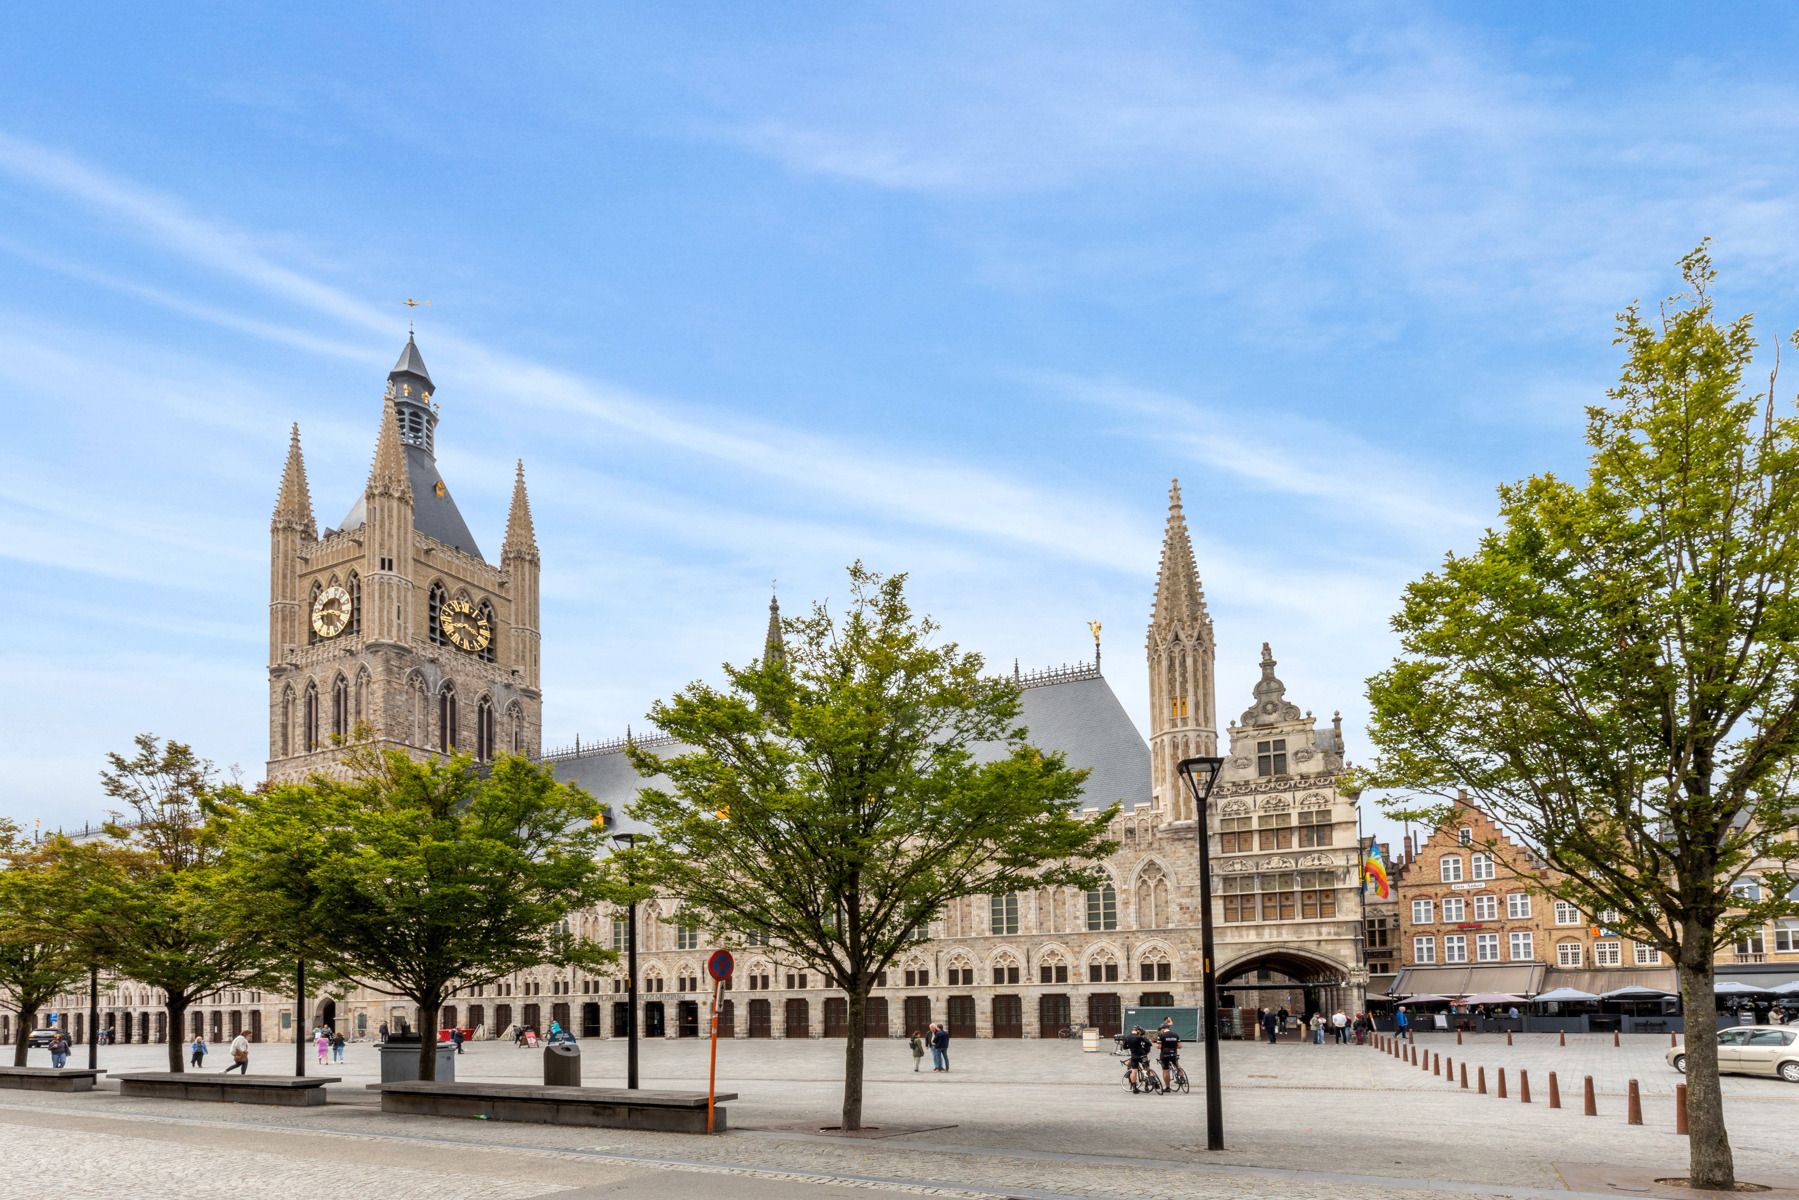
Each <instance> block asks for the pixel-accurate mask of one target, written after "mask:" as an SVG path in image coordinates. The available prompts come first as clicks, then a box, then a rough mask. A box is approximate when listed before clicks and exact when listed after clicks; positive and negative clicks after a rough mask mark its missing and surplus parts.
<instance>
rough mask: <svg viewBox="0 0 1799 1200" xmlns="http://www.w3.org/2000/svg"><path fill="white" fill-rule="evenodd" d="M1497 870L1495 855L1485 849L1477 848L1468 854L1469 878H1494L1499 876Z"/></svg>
mask: <svg viewBox="0 0 1799 1200" xmlns="http://www.w3.org/2000/svg"><path fill="white" fill-rule="evenodd" d="M1497 870H1498V868H1497V866H1496V865H1495V864H1494V862H1493V856H1492V855H1491V854H1488V853H1487V852H1486V851H1485V850H1476V851H1475V852H1474V853H1473V854H1470V855H1469V856H1468V878H1470V879H1494V878H1497V874H1496V872H1497Z"/></svg>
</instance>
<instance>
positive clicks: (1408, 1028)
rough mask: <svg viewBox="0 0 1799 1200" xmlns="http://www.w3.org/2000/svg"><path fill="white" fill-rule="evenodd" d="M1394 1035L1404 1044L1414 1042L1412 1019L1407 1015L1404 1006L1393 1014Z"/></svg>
mask: <svg viewBox="0 0 1799 1200" xmlns="http://www.w3.org/2000/svg"><path fill="white" fill-rule="evenodd" d="M1393 1033H1394V1035H1395V1036H1397V1037H1398V1038H1399V1040H1400V1041H1402V1042H1409V1041H1411V1040H1412V1018H1411V1017H1410V1016H1408V1015H1407V1014H1406V1011H1405V1005H1403V1004H1401V1005H1400V1006H1399V1007H1398V1008H1397V1009H1396V1010H1395V1011H1394V1013H1393Z"/></svg>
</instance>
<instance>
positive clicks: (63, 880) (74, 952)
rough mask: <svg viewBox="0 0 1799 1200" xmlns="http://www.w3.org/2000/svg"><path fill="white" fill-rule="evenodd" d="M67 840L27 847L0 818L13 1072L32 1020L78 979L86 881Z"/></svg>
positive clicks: (0, 910) (3, 961)
mask: <svg viewBox="0 0 1799 1200" xmlns="http://www.w3.org/2000/svg"><path fill="white" fill-rule="evenodd" d="M82 857H83V856H82V854H81V853H80V851H79V850H78V849H77V847H75V846H74V844H72V843H71V842H70V841H69V840H68V839H67V838H64V837H60V836H58V837H52V838H48V839H46V840H45V841H42V842H36V843H34V842H33V841H32V840H31V839H29V838H26V837H23V836H22V835H21V834H20V832H19V828H18V826H17V825H15V824H13V823H12V822H11V821H8V820H5V819H4V818H0V1007H5V1008H10V1009H12V1010H13V1011H14V1012H16V1013H17V1014H18V1030H19V1036H18V1040H17V1042H16V1043H15V1044H14V1046H13V1066H15V1067H22V1066H24V1065H25V1061H26V1051H27V1049H28V1047H29V1042H30V1037H31V1031H32V1029H33V1028H34V1027H35V1026H36V1025H37V1018H38V1012H39V1010H41V1009H42V1008H43V1007H44V1005H46V1004H48V1003H49V1002H50V1001H51V999H52V998H53V997H55V996H57V995H58V994H60V993H62V992H65V991H67V990H68V989H69V988H71V987H73V986H74V985H75V984H76V983H78V982H79V981H80V980H81V979H83V978H84V977H86V975H87V973H88V968H89V966H90V965H91V964H92V961H93V959H92V955H91V951H90V947H89V945H88V943H87V941H86V928H85V920H86V890H87V886H88V876H87V874H86V872H84V871H83V870H82V869H81V867H80V865H79V860H80V859H81V858H82Z"/></svg>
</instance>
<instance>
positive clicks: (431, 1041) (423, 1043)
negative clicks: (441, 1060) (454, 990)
mask: <svg viewBox="0 0 1799 1200" xmlns="http://www.w3.org/2000/svg"><path fill="white" fill-rule="evenodd" d="M438 1000H439V997H435V996H433V997H431V998H430V999H421V1000H419V1001H418V1006H419V1039H420V1041H419V1078H420V1079H423V1080H435V1079H436V1078H437V1010H438V1007H439V1005H438Z"/></svg>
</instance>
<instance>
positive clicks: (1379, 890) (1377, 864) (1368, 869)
mask: <svg viewBox="0 0 1799 1200" xmlns="http://www.w3.org/2000/svg"><path fill="white" fill-rule="evenodd" d="M1370 884H1373V885H1374V891H1375V894H1376V895H1378V896H1379V897H1380V898H1381V899H1382V900H1385V899H1386V898H1387V897H1388V895H1390V894H1391V893H1392V890H1393V885H1392V884H1391V883H1389V882H1388V880H1387V864H1386V861H1385V860H1384V859H1382V858H1381V856H1380V843H1379V842H1369V843H1368V857H1367V858H1364V859H1363V860H1362V890H1363V891H1367V890H1368V886H1369V885H1370Z"/></svg>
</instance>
